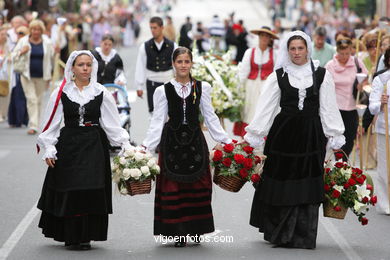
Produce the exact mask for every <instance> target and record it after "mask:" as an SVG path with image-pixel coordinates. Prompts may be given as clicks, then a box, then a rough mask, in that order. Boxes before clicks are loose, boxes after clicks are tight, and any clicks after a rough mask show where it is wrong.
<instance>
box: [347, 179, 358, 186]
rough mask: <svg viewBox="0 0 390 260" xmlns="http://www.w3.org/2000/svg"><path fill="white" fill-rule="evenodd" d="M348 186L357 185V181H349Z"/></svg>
mask: <svg viewBox="0 0 390 260" xmlns="http://www.w3.org/2000/svg"><path fill="white" fill-rule="evenodd" d="M348 184H349V185H350V186H353V185H355V184H356V181H355V180H354V179H352V178H350V179H349V180H348Z"/></svg>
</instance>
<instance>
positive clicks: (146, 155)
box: [144, 153, 153, 159]
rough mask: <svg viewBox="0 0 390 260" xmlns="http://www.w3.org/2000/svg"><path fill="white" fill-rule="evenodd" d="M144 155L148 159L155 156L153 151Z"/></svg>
mask: <svg viewBox="0 0 390 260" xmlns="http://www.w3.org/2000/svg"><path fill="white" fill-rule="evenodd" d="M144 156H145V158H146V159H150V158H152V157H153V155H152V154H151V153H146V154H144Z"/></svg>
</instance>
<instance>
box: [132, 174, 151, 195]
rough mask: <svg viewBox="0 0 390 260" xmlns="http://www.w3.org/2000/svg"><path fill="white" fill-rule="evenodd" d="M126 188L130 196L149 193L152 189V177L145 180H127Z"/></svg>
mask: <svg viewBox="0 0 390 260" xmlns="http://www.w3.org/2000/svg"><path fill="white" fill-rule="evenodd" d="M126 188H127V191H128V194H129V195H130V196H134V195H137V194H148V193H150V191H151V190H152V178H147V179H145V180H143V181H133V180H130V181H126Z"/></svg>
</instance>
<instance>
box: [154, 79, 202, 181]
mask: <svg viewBox="0 0 390 260" xmlns="http://www.w3.org/2000/svg"><path fill="white" fill-rule="evenodd" d="M164 88H165V95H166V98H167V101H168V116H169V120H168V122H167V123H166V124H165V126H164V130H163V133H162V137H161V143H160V149H161V151H162V155H163V156H162V158H163V159H162V166H163V174H164V175H166V177H167V178H169V179H171V180H173V181H177V182H187V183H191V182H195V181H197V180H199V179H200V178H201V177H202V176H203V175H204V174H205V173H206V172H207V167H208V165H209V153H208V148H207V143H206V140H205V138H204V136H203V133H202V130H201V129H200V124H199V112H200V109H199V105H200V98H201V95H202V83H201V82H196V84H195V88H196V91H195V90H194V87H192V89H191V93H190V95H189V96H188V97H187V98H186V99H185V102H186V113H185V114H186V122H187V124H183V119H184V111H183V99H182V98H181V97H180V96H179V95H178V94H177V93H176V91H175V87H174V86H173V85H172V84H171V83H167V84H165V85H164ZM194 93H195V94H194ZM194 101H195V102H194Z"/></svg>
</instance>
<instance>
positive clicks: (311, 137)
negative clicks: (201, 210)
mask: <svg viewBox="0 0 390 260" xmlns="http://www.w3.org/2000/svg"><path fill="white" fill-rule="evenodd" d="M311 46H312V44H311V41H310V38H309V36H308V35H306V34H305V33H303V32H301V31H294V32H290V33H288V34H287V35H286V37H285V38H284V40H283V41H282V43H281V45H280V50H279V53H278V59H277V62H276V64H275V71H274V72H273V73H272V74H271V75H270V76H269V77H268V79H267V81H266V83H265V85H264V89H263V90H262V93H261V95H260V98H259V101H258V104H257V109H256V114H255V117H254V119H253V120H252V122H251V123H250V124H249V126H248V127H246V129H245V130H246V131H247V134H246V135H245V137H244V138H245V140H246V141H247V142H248V143H249V144H250V145H252V146H255V147H262V145H263V143H264V142H265V147H264V154H265V155H267V160H266V162H265V165H264V172H263V174H262V180H261V182H260V183H259V185H258V186H257V187H256V192H255V195H254V198H253V204H252V211H251V219H250V224H251V225H252V226H255V227H257V228H259V231H260V232H262V233H264V239H265V240H267V241H269V242H271V243H273V244H276V245H277V246H282V247H296V248H315V247H316V237H317V225H318V208H319V206H320V204H321V202H322V201H323V199H324V183H323V172H324V168H323V164H324V157H325V153H326V145H327V142H328V145H329V146H330V147H331V148H333V149H339V148H340V147H341V146H342V145H343V144H344V142H345V138H344V136H343V135H342V134H343V132H344V125H343V121H342V119H341V116H340V112H339V110H338V108H337V104H336V96H335V88H334V83H333V80H332V77H331V75H330V74H329V73H328V72H327V71H326V70H325V69H324V68H322V67H319V66H318V64H319V62H318V61H311V59H310V57H311V52H312V50H311ZM265 137H267V138H266V141H265Z"/></svg>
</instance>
